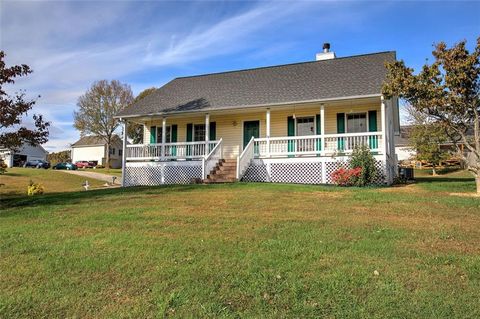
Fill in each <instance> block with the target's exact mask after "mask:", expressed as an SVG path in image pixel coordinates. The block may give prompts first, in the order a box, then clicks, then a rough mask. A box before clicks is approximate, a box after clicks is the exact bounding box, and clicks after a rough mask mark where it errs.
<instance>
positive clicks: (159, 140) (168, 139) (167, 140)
mask: <svg viewBox="0 0 480 319" xmlns="http://www.w3.org/2000/svg"><path fill="white" fill-rule="evenodd" d="M165 130H166V132H167V133H166V135H165V143H171V142H172V127H171V126H166V127H165ZM162 133H163V132H162V127H160V126H159V127H157V143H162Z"/></svg>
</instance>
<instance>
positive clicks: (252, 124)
mask: <svg viewBox="0 0 480 319" xmlns="http://www.w3.org/2000/svg"><path fill="white" fill-rule="evenodd" d="M252 136H253V137H255V138H259V137H260V121H246V122H243V147H244V148H245V146H247V144H248V142H250V140H251V139H252Z"/></svg>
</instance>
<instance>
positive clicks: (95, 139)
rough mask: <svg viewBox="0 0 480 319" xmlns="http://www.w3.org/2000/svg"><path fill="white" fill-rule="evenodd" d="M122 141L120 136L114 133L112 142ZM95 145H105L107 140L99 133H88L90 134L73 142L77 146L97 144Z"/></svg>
mask: <svg viewBox="0 0 480 319" xmlns="http://www.w3.org/2000/svg"><path fill="white" fill-rule="evenodd" d="M119 141H120V142H121V141H122V140H121V139H120V137H118V136H117V135H113V137H112V143H118V142H119ZM95 145H105V141H104V140H103V138H101V137H100V136H97V135H88V136H82V137H80V139H79V140H78V141H76V142H75V143H73V144H72V147H75V146H95Z"/></svg>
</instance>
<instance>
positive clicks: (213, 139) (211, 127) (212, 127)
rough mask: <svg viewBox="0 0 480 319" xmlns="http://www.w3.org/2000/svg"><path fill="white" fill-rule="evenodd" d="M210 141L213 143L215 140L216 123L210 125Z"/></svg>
mask: <svg viewBox="0 0 480 319" xmlns="http://www.w3.org/2000/svg"><path fill="white" fill-rule="evenodd" d="M208 135H209V137H210V141H215V140H216V139H217V123H215V122H211V123H210V132H209V133H208Z"/></svg>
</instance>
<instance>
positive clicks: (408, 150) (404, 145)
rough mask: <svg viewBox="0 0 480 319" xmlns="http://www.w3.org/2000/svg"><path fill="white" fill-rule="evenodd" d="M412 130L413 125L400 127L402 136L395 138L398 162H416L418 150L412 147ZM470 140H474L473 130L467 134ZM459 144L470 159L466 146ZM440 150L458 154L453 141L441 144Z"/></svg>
mask: <svg viewBox="0 0 480 319" xmlns="http://www.w3.org/2000/svg"><path fill="white" fill-rule="evenodd" d="M412 128H413V126H412V125H402V126H401V127H400V134H399V135H398V136H395V154H396V155H397V160H398V161H410V160H415V157H416V156H417V150H415V149H414V148H413V147H412V146H411V141H410V139H409V138H410V132H411V130H412ZM470 138H471V139H473V129H472V130H471V131H470V130H469V131H468V132H467V139H470ZM457 144H458V146H459V148H460V151H461V152H463V153H464V155H465V156H466V157H467V158H469V157H470V155H469V151H468V149H467V148H466V147H465V145H464V144H463V143H462V142H461V141H459V142H457ZM440 148H441V149H444V150H449V151H451V152H452V153H455V152H457V149H456V147H455V144H454V143H453V141H447V142H445V143H442V144H440Z"/></svg>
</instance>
